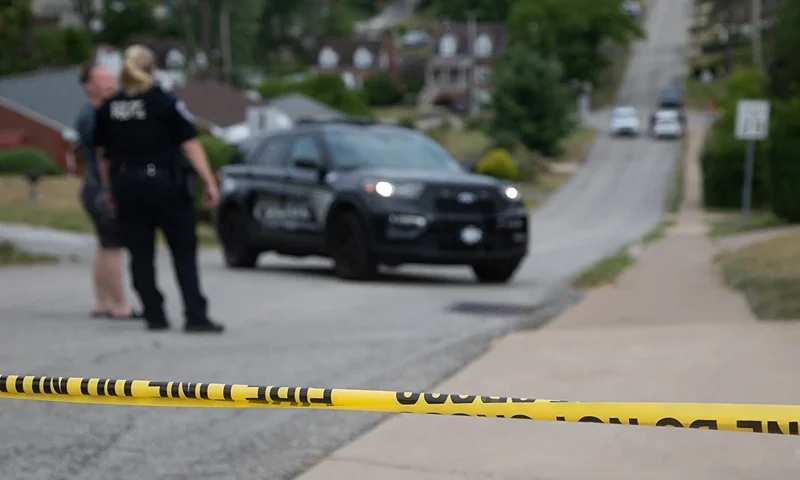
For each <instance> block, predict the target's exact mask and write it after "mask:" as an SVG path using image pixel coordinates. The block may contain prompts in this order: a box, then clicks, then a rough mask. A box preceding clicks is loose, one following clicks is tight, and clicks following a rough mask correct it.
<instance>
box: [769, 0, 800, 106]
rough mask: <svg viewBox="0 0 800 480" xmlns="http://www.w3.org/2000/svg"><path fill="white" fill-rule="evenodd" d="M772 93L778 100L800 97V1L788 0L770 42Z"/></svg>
mask: <svg viewBox="0 0 800 480" xmlns="http://www.w3.org/2000/svg"><path fill="white" fill-rule="evenodd" d="M769 50H771V52H772V58H771V59H770V60H771V61H770V63H771V68H770V77H771V85H770V86H771V90H772V93H773V94H774V95H776V96H778V97H779V98H784V99H785V98H789V97H792V96H797V95H800V62H798V60H797V52H798V50H800V0H788V1H787V2H786V3H785V4H784V6H783V9H782V10H781V12H780V15H779V16H778V24H777V25H776V26H775V30H774V32H773V37H772V41H771V48H770V49H769Z"/></svg>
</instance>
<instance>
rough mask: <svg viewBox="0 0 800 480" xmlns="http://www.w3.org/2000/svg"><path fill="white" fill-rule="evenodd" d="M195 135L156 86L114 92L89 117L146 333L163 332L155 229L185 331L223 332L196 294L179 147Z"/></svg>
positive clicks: (190, 210)
mask: <svg viewBox="0 0 800 480" xmlns="http://www.w3.org/2000/svg"><path fill="white" fill-rule="evenodd" d="M196 136H197V131H196V129H195V128H194V125H193V124H192V122H191V121H190V120H189V118H188V116H187V114H186V113H185V111H184V110H183V108H182V103H181V102H179V101H178V100H176V99H175V97H173V96H171V95H169V94H168V93H166V92H164V91H163V90H162V89H161V88H160V87H158V86H153V87H152V88H151V89H150V90H148V91H147V92H146V93H144V94H141V95H136V96H129V95H127V94H125V93H124V92H120V93H118V94H117V95H115V96H114V97H112V98H110V99H108V100H107V101H106V102H105V103H103V105H102V106H101V107H100V108H99V109H98V111H97V116H96V119H95V144H96V145H97V146H98V147H102V148H104V150H105V157H106V158H107V159H108V160H109V170H110V177H111V191H112V198H113V199H114V203H115V205H116V209H117V214H118V218H119V223H120V229H121V233H122V239H123V242H124V244H125V247H126V248H127V249H128V250H129V252H130V256H131V263H130V267H131V274H132V277H133V287H134V288H135V289H136V292H137V293H138V294H139V297H140V299H141V301H142V305H143V306H144V316H145V318H146V319H147V323H148V328H149V329H151V330H161V329H166V328H168V327H169V325H168V322H167V319H166V317H165V315H164V309H163V302H164V298H163V296H162V295H161V292H159V290H158V287H157V285H156V273H155V265H154V257H155V232H156V228H161V230H162V231H163V232H164V236H165V237H166V239H167V243H168V245H169V249H170V252H171V254H172V260H173V264H174V266H175V272H176V275H177V277H178V283H179V284H180V288H181V293H182V294H183V304H184V307H185V312H184V313H185V316H186V326H185V328H186V330H187V331H201V332H221V331H222V330H223V327H222V326H221V325H218V324H216V323H214V322H212V321H211V320H210V319H209V318H208V315H207V306H206V299H205V297H204V296H203V294H202V292H201V290H200V281H199V279H198V272H197V235H196V231H195V226H196V220H197V212H196V210H195V207H194V202H193V195H192V194H191V185H188V184H187V183H188V176H187V169H186V168H185V167H186V165H185V163H183V162H185V160H184V159H183V156H182V153H181V150H180V145H181V144H182V143H183V142H185V141H187V140H190V139H192V138H194V137H196Z"/></svg>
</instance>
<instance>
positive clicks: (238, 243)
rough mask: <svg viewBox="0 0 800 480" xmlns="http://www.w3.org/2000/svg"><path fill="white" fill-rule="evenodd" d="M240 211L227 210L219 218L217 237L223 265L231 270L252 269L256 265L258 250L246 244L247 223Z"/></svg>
mask: <svg viewBox="0 0 800 480" xmlns="http://www.w3.org/2000/svg"><path fill="white" fill-rule="evenodd" d="M242 217H243V215H242V213H241V210H240V209H239V208H236V207H231V208H228V209H226V210H225V211H224V213H223V214H222V218H220V226H219V237H220V243H221V244H222V255H223V257H225V264H226V265H227V266H228V267H231V268H253V267H255V266H256V263H258V257H259V255H260V254H261V251H260V250H257V249H255V248H253V247H250V246H249V245H248V244H247V230H246V228H247V222H246V221H245V219H244V218H242Z"/></svg>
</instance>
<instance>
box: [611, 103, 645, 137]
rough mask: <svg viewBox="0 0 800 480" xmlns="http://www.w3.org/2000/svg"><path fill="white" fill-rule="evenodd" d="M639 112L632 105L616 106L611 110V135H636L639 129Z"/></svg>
mask: <svg viewBox="0 0 800 480" xmlns="http://www.w3.org/2000/svg"><path fill="white" fill-rule="evenodd" d="M640 128H641V126H640V124H639V112H638V111H636V109H635V108H634V107H616V108H615V109H614V110H612V111H611V126H610V132H611V135H613V136H615V137H618V136H623V135H628V136H634V137H635V136H637V135H639V131H640Z"/></svg>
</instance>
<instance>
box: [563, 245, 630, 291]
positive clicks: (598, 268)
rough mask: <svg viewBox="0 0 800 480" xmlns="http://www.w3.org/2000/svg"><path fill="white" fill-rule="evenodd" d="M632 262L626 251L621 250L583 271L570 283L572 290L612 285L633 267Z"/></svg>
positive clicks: (625, 249) (624, 249)
mask: <svg viewBox="0 0 800 480" xmlns="http://www.w3.org/2000/svg"><path fill="white" fill-rule="evenodd" d="M634 262H635V260H634V258H633V257H632V256H631V255H630V254H629V253H628V249H627V248H623V249H622V250H620V251H619V252H617V253H615V254H614V255H612V256H610V257H606V258H604V259H603V260H600V261H599V262H597V263H596V264H594V266H592V267H591V268H589V269H587V270H585V271H584V272H583V273H581V274H580V275H579V276H578V278H576V279H575V281H573V282H572V286H573V287H574V288H580V289H588V288H595V287H599V286H601V285H606V284H609V283H614V281H615V280H616V279H617V277H619V276H620V275H621V274H622V272H624V271H625V269H626V268H628V267H629V266H631V265H633V263H634Z"/></svg>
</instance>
